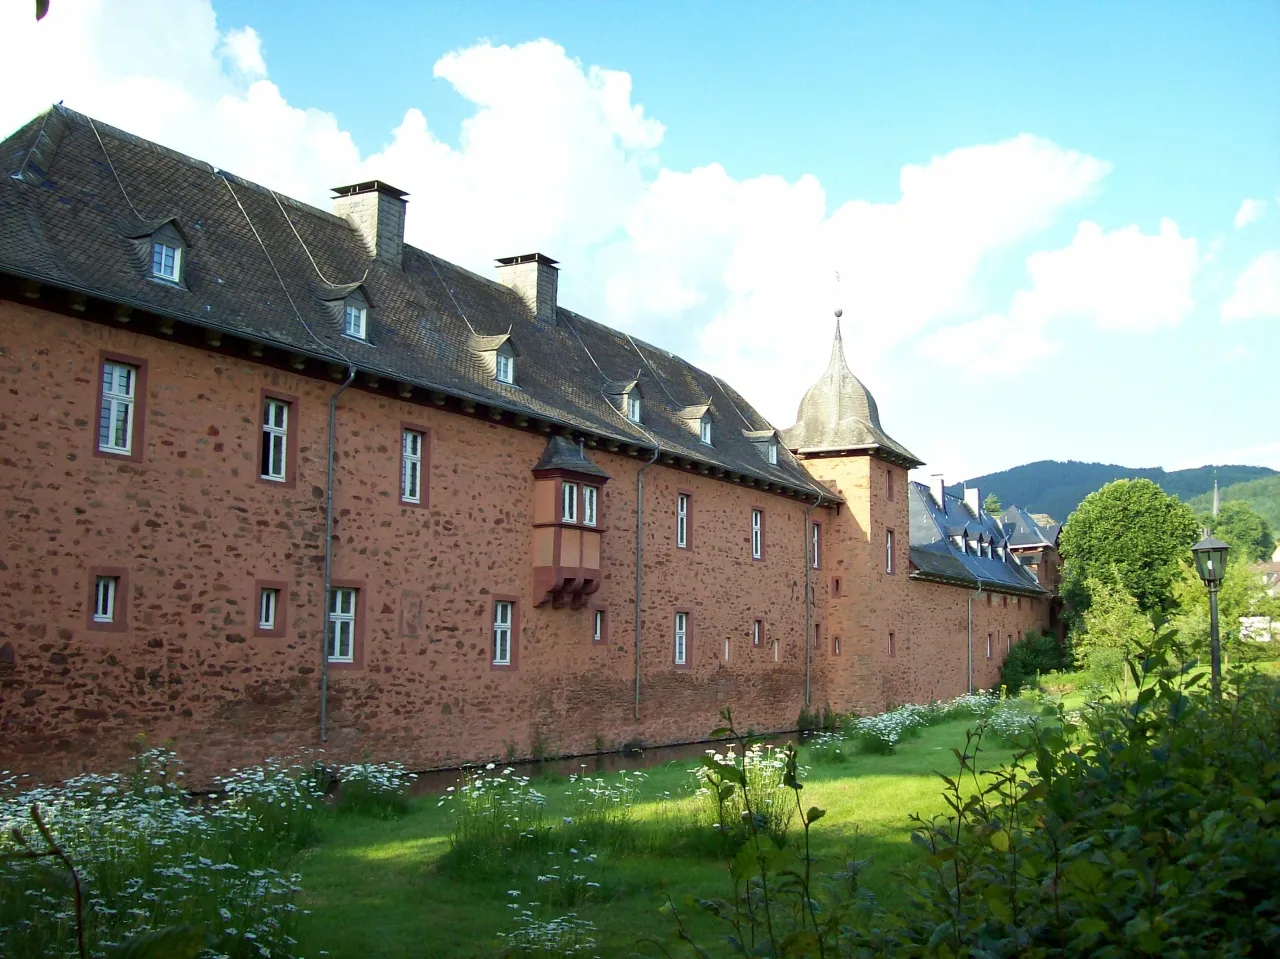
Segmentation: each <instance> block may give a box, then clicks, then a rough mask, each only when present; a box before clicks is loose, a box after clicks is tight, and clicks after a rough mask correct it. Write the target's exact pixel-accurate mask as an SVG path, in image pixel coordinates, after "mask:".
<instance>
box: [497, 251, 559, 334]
mask: <svg viewBox="0 0 1280 959" xmlns="http://www.w3.org/2000/svg"><path fill="white" fill-rule="evenodd" d="M559 275H560V270H559V269H558V268H557V267H556V261H555V260H553V259H551V257H549V256H543V255H542V254H541V253H525V254H524V255H523V256H504V257H499V258H498V282H499V283H501V284H502V285H503V286H507V287H510V288H511V289H513V290H515V291H516V292H517V293H519V294H520V298H521V299H522V300H524V301H525V303H527V304H528V306H529V309H530V310H531V311H532V313H533V318H534V320H535V322H538V323H546V324H548V325H549V326H555V325H556V286H557V284H558V282H559V280H558V278H559Z"/></svg>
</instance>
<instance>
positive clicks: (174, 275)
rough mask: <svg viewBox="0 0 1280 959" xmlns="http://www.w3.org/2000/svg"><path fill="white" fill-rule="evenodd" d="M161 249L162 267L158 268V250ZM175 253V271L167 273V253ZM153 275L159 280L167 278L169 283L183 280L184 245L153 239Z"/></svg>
mask: <svg viewBox="0 0 1280 959" xmlns="http://www.w3.org/2000/svg"><path fill="white" fill-rule="evenodd" d="M157 249H159V251H160V269H158V270H157V269H156V250H157ZM169 253H172V254H173V272H171V273H166V272H165V271H164V259H165V255H166V254H169ZM151 275H152V276H154V277H155V278H156V279H158V280H165V281H167V282H169V283H181V282H182V247H181V246H171V245H169V244H168V243H165V242H164V240H155V239H153V240H152V241H151Z"/></svg>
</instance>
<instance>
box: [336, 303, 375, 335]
mask: <svg viewBox="0 0 1280 959" xmlns="http://www.w3.org/2000/svg"><path fill="white" fill-rule="evenodd" d="M353 320H354V322H352V321H353ZM342 335H343V336H349V337H351V338H352V339H353V340H367V339H368V338H369V309H368V307H364V306H361V305H360V304H359V303H351V302H348V303H346V304H345V305H344V307H343V310H342Z"/></svg>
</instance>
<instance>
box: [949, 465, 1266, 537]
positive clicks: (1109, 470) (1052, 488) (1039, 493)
mask: <svg viewBox="0 0 1280 959" xmlns="http://www.w3.org/2000/svg"><path fill="white" fill-rule="evenodd" d="M1215 469H1216V470H1217V471H1218V488H1219V489H1220V490H1221V489H1225V488H1226V487H1228V486H1234V485H1235V484H1237V483H1244V482H1246V481H1249V480H1259V479H1263V478H1264V477H1276V476H1278V475H1280V474H1277V473H1276V471H1275V470H1272V469H1268V468H1267V467H1265V466H1217V467H1213V466H1200V467H1197V468H1196V469H1189V470H1173V471H1166V470H1163V469H1161V468H1160V467H1154V468H1152V469H1132V468H1130V467H1128V466H1116V465H1114V464H1111V463H1079V462H1076V461H1075V460H1068V461H1067V462H1065V463H1061V462H1058V461H1057V460H1041V461H1040V462H1038V463H1027V464H1026V465H1025V466H1015V467H1014V468H1013V469H1008V470H1004V471H1002V472H999V473H990V474H988V475H986V476H977V477H974V478H973V479H971V480H968V481H967V482H968V484H969V485H970V486H977V487H978V489H979V490H981V492H982V495H983V497H984V498H985V497H986V495H987V494H988V493H995V494H996V496H998V497H999V498H1000V502H1001V503H1002V504H1003V505H1004V506H1009V505H1011V504H1014V503H1016V504H1017V505H1019V506H1023V507H1026V508H1027V509H1029V510H1030V511H1031V512H1033V513H1048V514H1049V515H1050V516H1052V517H1053V518H1054V519H1055V520H1057V521H1058V522H1059V523H1063V522H1066V519H1067V517H1068V516H1069V515H1070V514H1071V511H1072V510H1074V509H1075V508H1076V506H1077V504H1079V502H1080V501H1081V500H1082V499H1084V498H1085V497H1086V496H1088V495H1089V494H1090V493H1092V492H1093V491H1094V490H1096V489H1097V488H1098V487H1099V486H1102V485H1103V484H1104V483H1109V482H1111V481H1112V480H1116V479H1126V478H1127V479H1139V478H1145V479H1149V480H1153V481H1154V482H1155V483H1156V484H1158V485H1159V486H1160V488H1161V489H1163V490H1164V491H1165V492H1166V493H1172V494H1174V495H1175V496H1177V497H1178V498H1179V499H1181V500H1183V501H1188V500H1191V499H1194V498H1195V497H1197V496H1200V495H1201V494H1203V493H1207V492H1212V490H1213V473H1214V470H1215ZM961 485H963V484H956V486H954V487H952V489H953V490H959V489H960V486H961Z"/></svg>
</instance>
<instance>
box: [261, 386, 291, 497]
mask: <svg viewBox="0 0 1280 959" xmlns="http://www.w3.org/2000/svg"><path fill="white" fill-rule="evenodd" d="M288 444H289V404H288V403H286V402H284V401H283V400H273V399H270V398H268V399H267V400H265V401H264V402H263V404H262V478H263V479H266V480H273V481H275V482H277V483H283V482H284V480H285V478H286V473H285V468H286V463H285V454H286V451H287V449H288Z"/></svg>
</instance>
